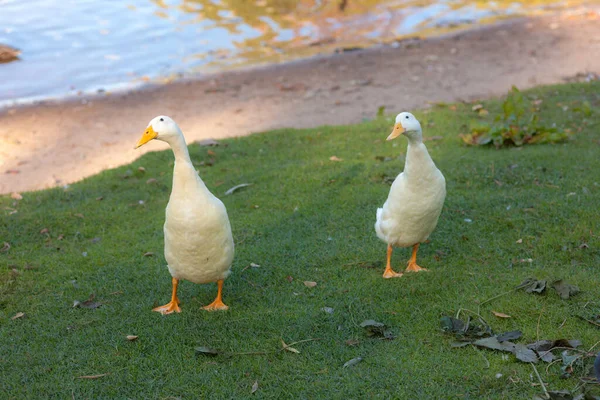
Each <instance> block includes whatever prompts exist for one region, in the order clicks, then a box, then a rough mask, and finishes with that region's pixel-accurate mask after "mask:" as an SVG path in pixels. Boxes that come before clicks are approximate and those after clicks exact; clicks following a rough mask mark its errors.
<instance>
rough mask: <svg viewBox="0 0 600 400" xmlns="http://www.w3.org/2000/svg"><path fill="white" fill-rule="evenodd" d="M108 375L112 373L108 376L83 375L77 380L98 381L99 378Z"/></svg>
mask: <svg viewBox="0 0 600 400" xmlns="http://www.w3.org/2000/svg"><path fill="white" fill-rule="evenodd" d="M106 375H110V373H108V372H107V373H106V374H98V375H83V376H78V377H77V378H79V379H98V378H102V377H103V376H106Z"/></svg>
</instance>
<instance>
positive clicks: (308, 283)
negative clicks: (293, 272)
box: [304, 281, 317, 288]
mask: <svg viewBox="0 0 600 400" xmlns="http://www.w3.org/2000/svg"><path fill="white" fill-rule="evenodd" d="M304 286H306V287H310V288H313V287H315V286H317V282H312V281H304Z"/></svg>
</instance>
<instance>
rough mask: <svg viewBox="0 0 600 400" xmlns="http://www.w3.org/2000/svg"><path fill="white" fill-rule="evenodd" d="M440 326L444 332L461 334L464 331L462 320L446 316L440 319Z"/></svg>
mask: <svg viewBox="0 0 600 400" xmlns="http://www.w3.org/2000/svg"><path fill="white" fill-rule="evenodd" d="M440 324H441V325H442V330H444V331H445V332H453V333H462V332H464V330H465V323H464V322H463V321H462V320H460V319H456V318H454V317H449V316H447V315H445V316H443V317H442V318H441V320H440Z"/></svg>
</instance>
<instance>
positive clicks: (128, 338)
mask: <svg viewBox="0 0 600 400" xmlns="http://www.w3.org/2000/svg"><path fill="white" fill-rule="evenodd" d="M125 337H126V338H127V340H129V341H130V342H133V341H135V340H137V339H138V337H139V336H137V335H127V336H125Z"/></svg>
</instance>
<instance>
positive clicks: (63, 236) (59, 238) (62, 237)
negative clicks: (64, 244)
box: [56, 233, 65, 240]
mask: <svg viewBox="0 0 600 400" xmlns="http://www.w3.org/2000/svg"><path fill="white" fill-rule="evenodd" d="M64 238H65V235H63V234H62V233H61V234H60V235H58V237H57V238H56V240H63V239H64Z"/></svg>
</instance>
